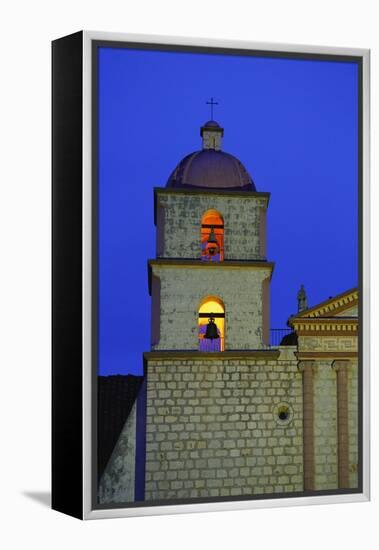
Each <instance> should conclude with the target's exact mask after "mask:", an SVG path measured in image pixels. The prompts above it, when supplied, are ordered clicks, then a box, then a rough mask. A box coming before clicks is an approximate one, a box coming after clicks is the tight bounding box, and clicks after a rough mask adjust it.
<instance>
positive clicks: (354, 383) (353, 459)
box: [348, 361, 358, 487]
mask: <svg viewBox="0 0 379 550" xmlns="http://www.w3.org/2000/svg"><path fill="white" fill-rule="evenodd" d="M348 427H349V481H350V487H358V363H357V361H351V362H350V365H349V368H348Z"/></svg>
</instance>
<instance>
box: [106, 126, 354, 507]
mask: <svg viewBox="0 0 379 550" xmlns="http://www.w3.org/2000/svg"><path fill="white" fill-rule="evenodd" d="M223 132H224V130H223V129H222V128H221V127H220V126H219V125H218V124H217V123H216V122H215V121H213V120H211V121H209V122H207V123H206V124H205V125H204V126H203V127H202V128H201V137H202V149H201V150H200V151H197V152H195V153H192V154H190V155H188V156H187V157H185V158H184V159H183V160H182V161H181V162H180V163H179V164H178V166H177V167H176V168H175V170H174V171H173V173H172V174H171V176H170V177H169V180H168V183H167V186H166V187H165V188H156V189H155V190H154V203H155V224H156V234H157V241H156V258H154V259H152V260H149V262H148V280H149V292H150V294H151V301H152V314H151V350H150V351H147V352H146V353H144V357H143V361H144V376H143V380H142V381H141V386H140V389H139V392H138V395H137V397H136V398H135V402H134V404H132V406H131V407H130V412H128V417H127V418H125V421H124V424H123V427H122V429H121V432H120V434H119V437H118V439H117V442H116V444H115V446H114V449H113V452H112V453H111V456H110V457H109V460H108V462H107V465H106V467H105V469H104V472H101V477H100V482H99V502H100V503H104V504H111V503H125V502H133V501H161V500H178V499H196V498H203V499H204V498H225V497H226V498H227V497H238V496H244V497H247V496H249V495H268V494H277V493H281V494H283V493H302V492H304V491H306V492H309V491H311V492H312V491H320V490H338V489H354V488H356V487H357V486H358V291H357V289H351V290H349V291H347V292H344V293H342V294H340V295H338V296H335V297H333V298H329V299H328V300H326V301H325V302H323V303H321V304H318V305H316V306H314V307H308V306H307V304H306V297H305V292H304V289H302V290H301V291H300V292H299V297H298V298H299V311H298V313H297V314H296V315H295V316H292V317H290V318H289V320H288V325H289V327H290V329H291V331H290V332H289V333H288V335H287V336H285V337H284V338H283V339H282V340H281V342H279V343H278V345H275V346H273V345H271V343H270V319H269V314H270V281H271V277H272V275H273V270H274V264H273V263H272V262H269V261H268V260H267V257H266V211H267V208H268V204H269V193H266V192H258V191H257V190H256V188H255V185H254V182H253V180H252V178H251V176H250V175H249V173H248V172H247V170H246V169H245V167H244V166H243V165H242V163H241V162H240V161H239V160H238V159H237V158H235V157H234V156H232V155H230V154H228V153H225V152H223V151H222V137H223ZM128 410H129V409H128Z"/></svg>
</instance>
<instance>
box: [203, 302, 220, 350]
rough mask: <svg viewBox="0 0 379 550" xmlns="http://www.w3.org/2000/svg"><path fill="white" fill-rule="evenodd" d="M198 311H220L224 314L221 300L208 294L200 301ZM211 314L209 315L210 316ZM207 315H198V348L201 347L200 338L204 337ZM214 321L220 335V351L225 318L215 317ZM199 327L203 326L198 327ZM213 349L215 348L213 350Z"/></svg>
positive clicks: (209, 312) (207, 312)
mask: <svg viewBox="0 0 379 550" xmlns="http://www.w3.org/2000/svg"><path fill="white" fill-rule="evenodd" d="M200 313H206V314H211V313H221V314H224V315H225V308H224V304H223V303H222V301H221V300H220V299H219V298H217V297H215V296H209V297H208V298H205V299H204V300H203V302H202V303H201V305H200V307H199V314H200ZM210 316H211V315H209V317H210ZM209 317H208V315H207V316H206V317H199V340H200V349H202V345H201V340H203V339H204V335H205V327H206V326H207V324H208V320H209ZM215 323H216V326H217V329H218V331H219V335H220V351H224V345H225V318H224V317H216V318H215ZM200 327H203V328H202V329H200ZM213 351H215V350H213Z"/></svg>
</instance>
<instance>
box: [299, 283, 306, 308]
mask: <svg viewBox="0 0 379 550" xmlns="http://www.w3.org/2000/svg"><path fill="white" fill-rule="evenodd" d="M306 309H308V302H307V295H306V292H305V288H304V285H301V286H300V290H299V292H298V293H297V311H298V313H301V312H302V311H305V310H306Z"/></svg>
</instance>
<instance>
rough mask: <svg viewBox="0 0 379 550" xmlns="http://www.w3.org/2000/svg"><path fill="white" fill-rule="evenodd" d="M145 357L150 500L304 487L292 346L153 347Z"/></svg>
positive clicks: (299, 392) (298, 392)
mask: <svg viewBox="0 0 379 550" xmlns="http://www.w3.org/2000/svg"><path fill="white" fill-rule="evenodd" d="M145 363H146V371H145V372H146V376H147V406H146V478H145V500H149V501H150V500H161V499H181V498H183V499H187V498H202V497H225V496H240V495H254V494H269V493H283V492H298V491H302V490H303V433H302V431H303V424H302V409H303V403H302V376H301V373H300V372H299V370H298V368H297V360H296V358H295V355H294V349H292V348H289V347H287V348H279V350H278V349H276V350H271V351H259V352H224V353H212V354H209V353H208V354H207V353H201V352H194V353H191V352H151V353H146V354H145Z"/></svg>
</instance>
